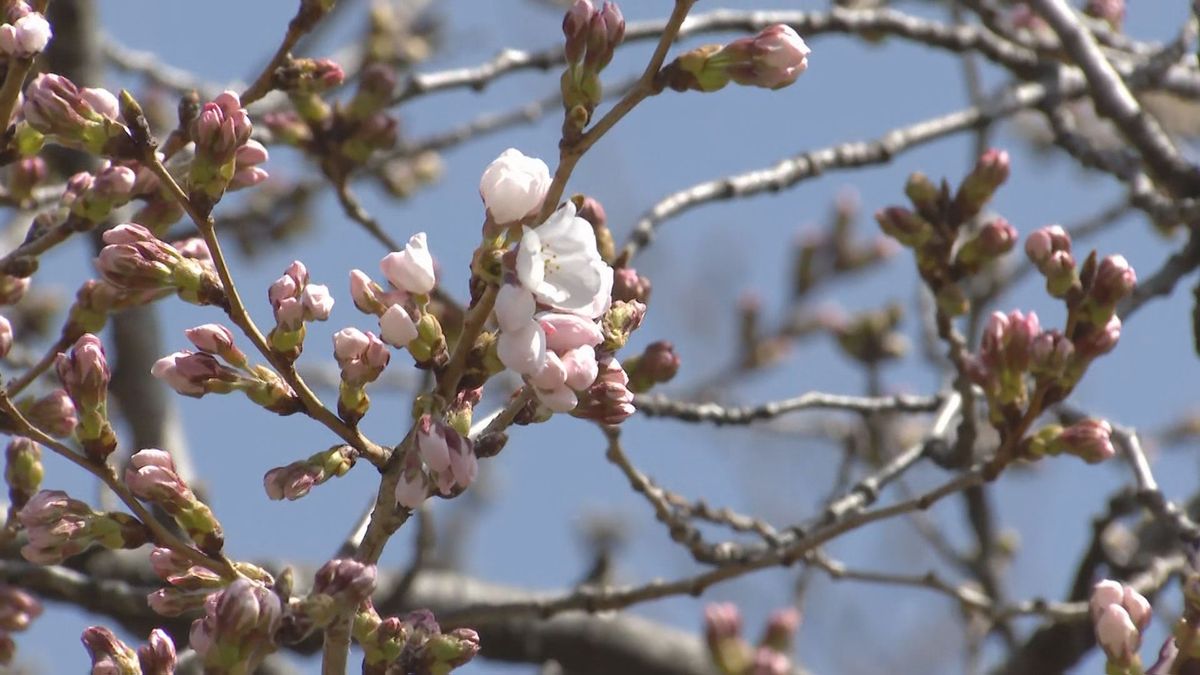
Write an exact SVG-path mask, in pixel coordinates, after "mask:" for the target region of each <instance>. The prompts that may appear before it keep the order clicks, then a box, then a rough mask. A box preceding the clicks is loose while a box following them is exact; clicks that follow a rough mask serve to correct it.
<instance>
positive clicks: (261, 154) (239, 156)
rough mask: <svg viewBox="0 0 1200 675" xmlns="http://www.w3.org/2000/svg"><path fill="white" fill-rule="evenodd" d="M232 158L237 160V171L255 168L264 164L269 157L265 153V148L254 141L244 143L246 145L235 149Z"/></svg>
mask: <svg viewBox="0 0 1200 675" xmlns="http://www.w3.org/2000/svg"><path fill="white" fill-rule="evenodd" d="M234 158H235V159H236V160H237V167H238V168H239V169H241V168H245V167H251V166H255V165H257V164H262V163H264V162H266V161H267V160H268V159H269V158H270V155H269V154H268V153H267V147H266V146H265V145H263V144H262V143H259V142H258V141H256V140H254V139H250V140H248V141H246V144H245V145H243V146H242V147H240V148H238V149H237V152H236V153H234Z"/></svg>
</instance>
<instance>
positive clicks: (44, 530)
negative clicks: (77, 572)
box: [17, 490, 150, 565]
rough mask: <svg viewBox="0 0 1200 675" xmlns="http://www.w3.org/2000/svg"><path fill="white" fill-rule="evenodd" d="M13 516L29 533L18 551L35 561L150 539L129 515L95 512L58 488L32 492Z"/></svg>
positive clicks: (52, 561) (54, 562) (52, 562)
mask: <svg viewBox="0 0 1200 675" xmlns="http://www.w3.org/2000/svg"><path fill="white" fill-rule="evenodd" d="M17 520H19V521H20V523H21V526H22V527H24V528H25V532H26V534H28V536H29V541H28V543H26V544H25V545H24V546H22V547H21V555H22V556H24V557H25V559H26V560H28V561H29V562H32V563H37V564H39V565H57V564H58V563H61V562H62V561H64V560H66V559H67V558H69V557H71V556H73V555H77V554H79V553H82V552H83V551H85V550H87V549H88V548H89V547H91V546H93V545H98V546H103V547H104V548H109V549H118V548H138V547H139V546H142V545H143V544H145V543H146V542H148V541H150V531H149V530H147V529H146V526H145V525H143V524H142V523H141V522H140V521H139V520H137V519H136V518H134V517H133V516H130V515H127V514H124V513H98V512H96V511H93V510H92V509H91V507H89V506H88V505H87V504H85V503H83V502H81V501H79V500H77V499H72V498H70V497H69V496H67V493H65V492H62V491H60V490H42V491H41V492H39V493H37V494H35V495H34V496H33V497H32V498H31V499H30V500H29V502H28V503H27V504H25V506H24V507H23V508H22V509H21V510H20V511H18V512H17Z"/></svg>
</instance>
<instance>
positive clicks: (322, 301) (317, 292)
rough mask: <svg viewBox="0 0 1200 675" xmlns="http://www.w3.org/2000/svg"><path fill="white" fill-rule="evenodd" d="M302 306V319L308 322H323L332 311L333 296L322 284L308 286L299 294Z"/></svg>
mask: <svg viewBox="0 0 1200 675" xmlns="http://www.w3.org/2000/svg"><path fill="white" fill-rule="evenodd" d="M300 301H301V303H302V304H303V305H304V318H305V319H307V320H309V321H325V320H326V319H328V318H329V314H330V313H331V312H332V311H333V296H332V295H330V294H329V287H328V286H324V285H322V284H309V285H307V286H305V287H304V291H303V292H302V293H301V294H300Z"/></svg>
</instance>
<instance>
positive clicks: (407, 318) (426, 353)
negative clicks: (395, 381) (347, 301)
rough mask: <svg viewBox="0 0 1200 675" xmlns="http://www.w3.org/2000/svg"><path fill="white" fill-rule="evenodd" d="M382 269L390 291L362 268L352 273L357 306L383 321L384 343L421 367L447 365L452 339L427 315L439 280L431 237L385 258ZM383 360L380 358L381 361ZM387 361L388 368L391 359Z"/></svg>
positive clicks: (420, 237) (415, 238)
mask: <svg viewBox="0 0 1200 675" xmlns="http://www.w3.org/2000/svg"><path fill="white" fill-rule="evenodd" d="M379 269H380V271H382V272H383V276H384V277H385V278H386V279H387V280H388V288H387V289H385V288H383V287H382V286H380V285H379V284H377V283H375V282H374V281H372V280H371V277H370V276H368V275H367V274H366V273H365V272H363V271H362V270H351V271H350V296H351V297H352V298H353V299H354V306H355V307H356V308H358V310H359V311H360V312H362V313H364V314H370V315H373V316H377V317H379V337H380V339H382V340H383V341H384V342H386V343H387V344H389V345H391V346H393V347H398V348H402V349H408V351H409V353H411V354H412V356H413V360H415V361H416V362H417V365H418V366H420V367H432V366H437V365H440V364H441V363H444V362H445V360H446V358H447V354H446V337H445V334H444V333H443V331H442V325H441V322H440V321H438V319H437V317H436V316H434V315H433V314H432V313H431V312H429V311H427V310H428V309H429V296H430V294H431V293H432V292H433V289H434V288H435V287H436V286H437V276H436V274H435V270H434V263H433V256H432V254H430V252H429V245H428V243H427V242H426V238H425V233H424V232H418V233H417V234H415V235H413V236H412V237H411V238H409V240H408V243H407V244H405V245H404V250H403V251H393V252H391V253H389V254H387V255H386V256H384V257H383V259H382V260H380V261H379ZM379 361H380V359H379V358H376V359H375V362H376V363H378V362H379ZM383 363H384V365H386V361H383ZM372 379H374V378H372Z"/></svg>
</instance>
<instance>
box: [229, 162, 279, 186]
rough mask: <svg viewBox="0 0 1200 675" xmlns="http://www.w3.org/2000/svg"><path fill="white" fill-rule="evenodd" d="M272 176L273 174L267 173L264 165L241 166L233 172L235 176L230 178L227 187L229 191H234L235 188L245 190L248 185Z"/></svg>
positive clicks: (256, 183)
mask: <svg viewBox="0 0 1200 675" xmlns="http://www.w3.org/2000/svg"><path fill="white" fill-rule="evenodd" d="M270 177H271V174H269V173H267V171H266V169H263V168H262V167H257V166H245V167H240V168H238V169H237V170H236V171H234V172H233V177H232V178H230V179H229V185H228V187H226V188H225V189H226V190H227V191H229V192H234V191H235V190H244V189H245V188H248V187H254V186H255V185H258V184H259V183H262V182H263V181H265V180H267V179H268V178H270Z"/></svg>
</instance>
